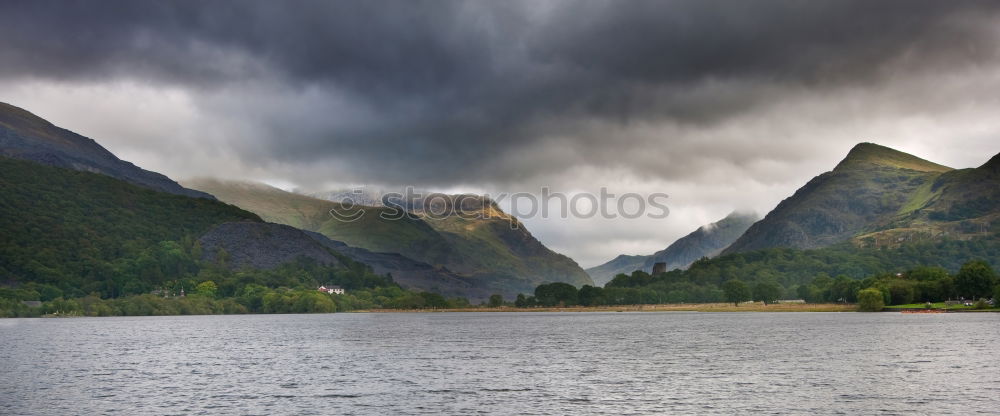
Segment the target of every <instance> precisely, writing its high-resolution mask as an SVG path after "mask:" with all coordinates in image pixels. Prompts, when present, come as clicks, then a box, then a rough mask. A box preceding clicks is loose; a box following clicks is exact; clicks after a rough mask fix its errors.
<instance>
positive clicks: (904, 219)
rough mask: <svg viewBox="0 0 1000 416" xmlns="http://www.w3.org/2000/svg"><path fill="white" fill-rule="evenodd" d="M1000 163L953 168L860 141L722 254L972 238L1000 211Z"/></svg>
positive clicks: (991, 221) (991, 162)
mask: <svg viewBox="0 0 1000 416" xmlns="http://www.w3.org/2000/svg"><path fill="white" fill-rule="evenodd" d="M996 160H997V157H996V156H995V157H994V158H992V159H991V160H990V161H989V162H987V163H986V164H984V165H983V166H981V167H979V168H973V169H961V170H954V169H951V168H949V167H946V166H942V165H939V164H936V163H933V162H929V161H926V160H923V159H920V158H918V157H916V156H913V155H910V154H906V153H903V152H900V151H897V150H893V149H890V148H887V147H884V146H879V145H876V144H872V143H861V144H858V145H857V146H855V147H854V148H853V149H851V151H850V152H849V153H848V155H847V157H846V158H845V159H844V160H843V161H841V162H840V163H839V164H838V165H837V166H836V167H835V168H834V169H833V170H832V171H830V172H826V173H824V174H822V175H819V176H817V177H815V178H813V179H812V180H810V181H809V182H808V183H807V184H806V185H805V186H803V187H802V188H800V189H799V190H797V191H796V192H795V194H794V195H792V196H791V197H789V198H787V199H785V200H784V201H782V202H781V203H779V204H778V206H777V207H776V208H775V209H774V210H773V211H771V212H770V213H768V214H767V216H766V217H764V219H763V220H761V221H759V222H757V223H756V224H754V225H753V226H751V227H750V229H748V230H747V232H746V233H744V234H743V235H742V236H741V237H740V238H739V239H738V240H736V242H734V243H733V244H732V245H731V246H730V247H729V248H727V249H726V250H725V251H724V252H723V253H724V254H729V253H737V252H747V251H752V250H757V249H762V248H771V247H790V248H807V249H808V248H820V247H827V246H830V245H833V244H837V243H840V242H845V241H852V242H854V243H855V244H857V245H859V246H869V247H885V246H887V245H899V244H903V243H905V242H908V241H915V240H924V239H934V238H941V237H952V238H956V237H957V238H970V237H972V236H975V234H976V231H982V230H983V229H985V228H988V227H989V226H990V224H992V223H993V222H994V221H995V220H996V218H997V214H998V213H1000V203H998V201H1000V197H998V191H997V190H998V189H1000V180H998V178H997V176H998V175H997V173H996V165H997V164H998V162H997V161H996Z"/></svg>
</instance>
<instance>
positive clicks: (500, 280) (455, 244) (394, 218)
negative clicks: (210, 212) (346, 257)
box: [185, 179, 592, 296]
mask: <svg viewBox="0 0 1000 416" xmlns="http://www.w3.org/2000/svg"><path fill="white" fill-rule="evenodd" d="M185 184H186V185H187V186H190V187H192V188H194V189H199V190H202V191H205V192H208V193H211V194H213V195H215V196H216V197H218V198H219V199H220V200H222V201H226V202H228V203H232V204H234V205H237V206H239V207H242V208H244V209H247V210H249V211H251V212H254V213H256V214H258V215H260V216H261V217H262V218H264V219H265V220H267V221H272V222H277V223H281V224H287V225H291V226H294V227H299V228H302V229H304V230H308V231H314V232H318V233H320V234H323V235H324V236H326V237H329V238H330V239H333V240H337V241H342V242H344V243H346V244H348V245H350V246H353V247H358V248H363V249H366V250H369V251H371V252H377V253H398V254H400V255H402V256H404V257H406V258H408V259H411V260H412V261H416V262H418V263H426V264H429V265H432V266H434V267H436V268H441V269H447V270H450V271H452V272H454V273H456V274H457V275H459V276H462V277H463V279H471V280H465V281H469V282H474V286H475V287H489V288H491V290H494V291H496V292H497V293H503V294H505V295H507V296H513V295H516V294H517V293H521V292H529V293H530V292H531V291H533V290H534V287H535V286H536V285H538V284H540V283H544V282H567V283H571V284H574V285H578V286H579V285H583V284H590V283H592V281H591V280H590V278H589V276H587V274H586V272H584V271H583V269H581V268H580V266H579V265H577V264H576V262H574V261H573V260H572V259H570V258H568V257H566V256H563V255H561V254H558V253H555V252H553V251H551V250H549V249H548V248H547V247H545V246H544V245H543V244H542V243H541V242H539V241H538V240H537V239H535V238H534V236H532V235H531V233H530V232H528V230H527V229H525V227H524V225H523V224H521V223H520V221H518V220H517V219H515V218H512V217H510V216H509V215H507V214H506V213H504V212H503V211H502V210H500V208H499V207H497V206H496V204H495V203H493V202H492V201H487V200H483V199H481V198H479V197H475V196H469V195H465V196H455V195H443V194H435V195H429V196H427V197H426V198H422V199H421V200H420V201H417V202H414V203H412V204H409V206H408V207H407V208H410V210H409V211H405V210H403V209H400V208H398V206H381V207H368V206H354V207H350V206H349V205H347V204H343V203H340V202H332V201H327V200H322V199H317V198H312V197H309V196H305V195H300V194H296V193H292V192H286V191H283V190H280V189H277V188H273V187H270V186H267V185H262V184H255V183H245V182H235V181H221V180H214V179H194V180H190V181H186V182H185ZM427 201H432V203H425V202H427ZM456 201H459V202H460V203H459V204H458V206H456V205H455V203H456ZM432 204H438V205H435V206H434V208H433V209H432V208H430V205H432ZM441 204H443V205H441ZM425 205H426V206H425ZM348 208H350V209H348ZM331 210H335V211H336V212H350V211H355V210H356V211H358V212H361V213H362V214H361V215H360V217H359V218H357V219H356V220H351V221H345V220H344V219H342V218H334V216H332V215H331V214H330V212H331ZM406 212H409V213H410V215H399V214H405V213H406ZM431 212H442V213H446V214H447V215H442V216H435V215H433V214H431ZM393 214H396V215H393ZM431 216H433V218H428V217H431ZM393 276H395V274H394V275H393Z"/></svg>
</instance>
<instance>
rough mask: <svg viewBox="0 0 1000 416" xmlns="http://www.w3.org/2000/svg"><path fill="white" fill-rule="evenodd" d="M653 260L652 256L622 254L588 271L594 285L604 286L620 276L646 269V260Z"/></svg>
mask: <svg viewBox="0 0 1000 416" xmlns="http://www.w3.org/2000/svg"><path fill="white" fill-rule="evenodd" d="M650 258H652V256H650V255H646V256H643V255H628V254H621V255H619V256H618V257H615V258H613V259H611V261H609V262H607V263H604V264H602V265H600V266H594V267H591V268H589V269H587V270H586V272H587V274H588V275H590V278H591V279H594V284H595V285H597V286H604V285H605V284H606V283H608V282H610V281H611V279H614V278H615V276H617V275H619V274H631V273H632V272H634V271H636V270H643V269H646V260H649V259H650Z"/></svg>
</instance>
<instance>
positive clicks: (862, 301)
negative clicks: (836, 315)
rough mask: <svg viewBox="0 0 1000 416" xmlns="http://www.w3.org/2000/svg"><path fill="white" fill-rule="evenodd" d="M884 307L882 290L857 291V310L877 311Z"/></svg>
mask: <svg viewBox="0 0 1000 416" xmlns="http://www.w3.org/2000/svg"><path fill="white" fill-rule="evenodd" d="M884 307H885V303H883V300H882V292H881V291H880V290H878V289H873V288H869V289H863V290H861V291H859V292H858V310H859V311H862V312H878V311H881V310H882V308H884Z"/></svg>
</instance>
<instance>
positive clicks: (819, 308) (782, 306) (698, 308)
mask: <svg viewBox="0 0 1000 416" xmlns="http://www.w3.org/2000/svg"><path fill="white" fill-rule="evenodd" d="M857 309H858V308H857V305H854V304H842V303H779V304H772V305H764V304H763V303H760V302H754V303H741V304H740V305H739V306H735V305H733V304H732V303H681V304H675V303H674V304H662V305H624V306H570V307H564V308H560V307H538V308H517V307H512V306H502V307H498V308H490V307H471V308H458V309H410V310H400V309H369V310H363V311H355V312H854V311H857Z"/></svg>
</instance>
